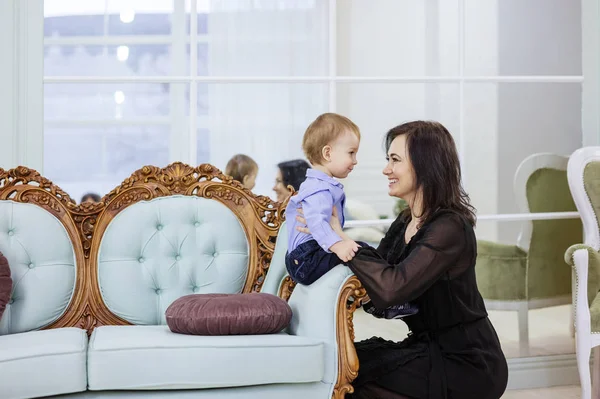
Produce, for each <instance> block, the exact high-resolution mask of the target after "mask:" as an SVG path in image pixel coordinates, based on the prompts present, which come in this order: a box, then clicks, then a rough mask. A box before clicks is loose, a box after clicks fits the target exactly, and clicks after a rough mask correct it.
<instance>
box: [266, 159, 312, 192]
mask: <svg viewBox="0 0 600 399" xmlns="http://www.w3.org/2000/svg"><path fill="white" fill-rule="evenodd" d="M277 167H278V169H277V176H276V177H275V186H273V191H275V194H276V196H277V202H282V201H283V200H285V199H286V198H287V197H288V196H289V195H290V193H291V191H290V190H289V189H288V188H287V187H288V186H292V187H294V190H295V191H298V190H299V189H300V184H302V182H303V181H304V179H306V170H307V169H310V165H309V164H308V162H306V161H304V160H302V159H294V160H292V161H285V162H281V163H280V164H278V165H277Z"/></svg>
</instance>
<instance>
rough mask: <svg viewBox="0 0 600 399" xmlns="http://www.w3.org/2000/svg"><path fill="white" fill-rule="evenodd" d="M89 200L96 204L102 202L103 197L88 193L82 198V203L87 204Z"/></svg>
mask: <svg viewBox="0 0 600 399" xmlns="http://www.w3.org/2000/svg"><path fill="white" fill-rule="evenodd" d="M88 199H91V200H92V201H94V202H100V200H101V199H102V197H100V196H99V195H98V194H96V193H86V194H84V195H83V197H81V201H80V202H85V201H87V200H88Z"/></svg>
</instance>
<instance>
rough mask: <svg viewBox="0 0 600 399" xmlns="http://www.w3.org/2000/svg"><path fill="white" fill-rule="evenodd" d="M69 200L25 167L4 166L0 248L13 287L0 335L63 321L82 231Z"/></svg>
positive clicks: (0, 184) (75, 274) (1, 173)
mask: <svg viewBox="0 0 600 399" xmlns="http://www.w3.org/2000/svg"><path fill="white" fill-rule="evenodd" d="M73 205H74V204H73V203H72V202H71V200H70V198H69V197H68V196H67V195H66V194H64V193H62V192H61V190H60V189H59V188H58V187H56V186H53V185H52V184H51V183H50V182H49V181H47V180H46V179H44V178H43V177H41V176H40V175H39V174H38V173H37V172H35V171H33V170H30V169H27V168H17V169H13V170H10V171H5V170H3V169H0V252H2V253H3V254H4V256H5V257H6V258H7V260H8V263H9V266H10V269H11V277H12V279H13V290H12V293H11V299H10V301H9V303H8V305H7V306H6V310H5V312H4V314H3V315H2V319H1V320H0V335H5V334H12V333H20V332H25V331H31V330H36V329H39V328H43V327H52V326H53V325H60V324H61V323H64V322H65V321H66V319H67V315H66V313H67V309H68V308H69V307H70V303H71V302H72V298H73V297H74V293H75V282H76V279H77V278H78V277H79V276H78V265H80V264H81V263H82V262H83V254H82V253H81V251H80V254H79V256H77V254H76V250H75V246H74V244H73V241H75V242H77V240H78V233H77V226H76V224H75V221H74V220H73V218H72V217H71V215H70V208H71V207H73Z"/></svg>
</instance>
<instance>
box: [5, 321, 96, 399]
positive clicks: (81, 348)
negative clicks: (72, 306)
mask: <svg viewBox="0 0 600 399" xmlns="http://www.w3.org/2000/svg"><path fill="white" fill-rule="evenodd" d="M87 344H88V337H87V334H86V331H85V330H82V329H79V328H57V329H54V330H43V331H31V332H26V333H19V334H9V335H3V336H0V381H2V383H1V384H0V392H1V395H0V397H2V399H16V398H34V397H39V396H50V395H58V394H66V393H71V392H81V391H85V389H86V387H87V374H86V352H87Z"/></svg>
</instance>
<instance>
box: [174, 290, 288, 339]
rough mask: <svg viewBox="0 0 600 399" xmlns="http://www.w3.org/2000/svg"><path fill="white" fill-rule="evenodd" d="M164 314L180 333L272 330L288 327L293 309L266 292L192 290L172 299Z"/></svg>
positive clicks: (277, 330)
mask: <svg viewBox="0 0 600 399" xmlns="http://www.w3.org/2000/svg"><path fill="white" fill-rule="evenodd" d="M165 316H166V318H167V324H168V326H169V328H170V329H171V331H173V332H175V333H180V334H193V335H247V334H273V333H278V332H280V331H281V330H283V329H284V328H285V327H287V325H288V324H289V323H290V320H291V319H292V309H291V308H290V306H289V305H288V304H287V302H286V301H284V300H283V299H281V298H279V297H278V296H275V295H271V294H265V293H252V294H192V295H186V296H183V297H181V298H179V299H177V300H176V301H175V302H173V303H172V304H171V305H170V306H169V307H168V308H167V311H166V312H165Z"/></svg>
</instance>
